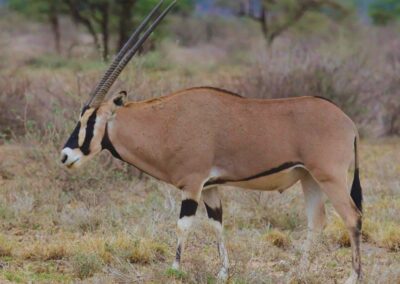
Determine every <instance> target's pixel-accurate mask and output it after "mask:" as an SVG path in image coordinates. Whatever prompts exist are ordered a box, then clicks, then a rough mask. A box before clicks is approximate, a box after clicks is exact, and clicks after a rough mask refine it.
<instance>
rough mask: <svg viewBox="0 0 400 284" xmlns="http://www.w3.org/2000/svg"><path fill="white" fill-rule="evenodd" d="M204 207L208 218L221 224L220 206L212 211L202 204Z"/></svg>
mask: <svg viewBox="0 0 400 284" xmlns="http://www.w3.org/2000/svg"><path fill="white" fill-rule="evenodd" d="M204 205H205V206H206V209H207V215H208V218H210V219H214V220H215V221H218V222H220V223H221V224H222V205H221V204H220V205H219V207H217V208H215V209H213V208H211V207H210V206H208V205H207V203H205V202H204Z"/></svg>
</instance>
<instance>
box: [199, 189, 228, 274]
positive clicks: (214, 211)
mask: <svg viewBox="0 0 400 284" xmlns="http://www.w3.org/2000/svg"><path fill="white" fill-rule="evenodd" d="M202 197H203V201H204V205H205V206H206V210H207V215H208V219H209V222H210V224H211V225H212V227H213V228H214V230H215V233H216V236H217V241H218V252H219V256H220V259H221V263H222V267H221V270H220V271H219V273H218V278H219V279H221V280H226V279H227V278H228V270H229V259H228V253H227V251H226V248H225V244H224V236H223V225H222V203H221V198H220V196H219V193H218V188H217V187H213V188H209V189H206V190H204V191H203V192H202Z"/></svg>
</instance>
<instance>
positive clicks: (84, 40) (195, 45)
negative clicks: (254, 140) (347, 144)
mask: <svg viewBox="0 0 400 284" xmlns="http://www.w3.org/2000/svg"><path fill="white" fill-rule="evenodd" d="M78 2H79V3H78ZM155 2H157V1H142V0H137V1H134V0H133V1H106V0H98V1H95V0H90V1H72V0H65V1H64V0H58V1H45V0H35V1H23V0H9V1H0V3H2V4H1V5H2V6H1V9H0V14H1V17H0V228H1V230H0V282H1V283H28V282H31V283H75V282H77V283H162V282H164V283H216V273H217V272H218V270H219V258H218V252H217V250H216V239H215V238H214V237H213V234H212V228H211V227H210V226H209V225H208V223H207V222H206V220H205V218H204V216H205V210H204V208H201V210H199V211H200V212H198V216H199V218H198V219H199V220H198V221H197V222H198V226H197V227H198V228H197V229H196V230H195V231H194V232H193V233H192V234H191V235H190V242H189V243H190V245H189V246H188V247H187V250H186V252H185V254H184V256H183V271H174V270H171V269H169V268H170V265H171V263H172V260H173V258H174V253H175V245H176V236H175V228H176V220H177V217H178V215H179V209H180V193H179V191H178V190H177V189H175V188H172V187H171V186H170V185H168V184H164V183H161V182H158V181H156V180H154V179H152V178H150V177H148V176H146V175H142V174H141V173H140V172H139V171H137V170H135V169H133V168H132V167H129V166H127V165H125V164H122V163H121V162H119V161H116V160H115V159H113V158H112V157H111V155H110V154H109V153H107V152H104V153H102V154H101V155H99V157H97V158H95V159H94V161H91V162H90V163H88V164H87V165H86V166H84V167H83V168H82V169H80V170H79V171H74V172H68V171H66V170H65V169H64V168H62V167H61V165H60V162H59V151H60V149H61V147H62V145H63V143H64V142H65V139H66V138H67V137H68V136H69V134H70V133H71V131H72V129H73V127H74V124H75V122H76V119H77V117H78V114H79V111H80V108H81V106H82V105H83V103H84V102H85V101H86V99H87V96H88V94H89V93H90V91H91V88H92V87H93V86H94V82H96V80H98V78H99V77H100V76H101V75H102V72H103V70H104V68H106V66H107V60H109V58H110V55H111V54H113V53H114V51H115V50H116V49H118V47H119V46H121V42H123V41H124V39H125V38H126V35H129V33H130V31H131V29H132V28H133V27H134V26H135V25H137V23H138V21H139V20H140V19H141V17H143V15H144V14H145V13H147V11H148V10H149V9H151V7H152V6H153V5H154V3H155ZM397 2H398V1H391V0H375V1H362V0H357V1H339V0H337V1H336V0H335V1H334V0H329V1H324V0H285V1H270V0H265V1H220V0H218V1H180V5H181V6H180V7H178V9H177V10H176V11H175V12H174V13H173V14H171V15H170V17H169V18H168V20H167V21H166V22H165V24H164V25H163V27H162V29H160V30H158V31H157V32H156V33H155V34H154V35H153V36H152V37H151V39H150V41H149V43H148V44H147V45H146V46H145V47H144V48H143V50H142V52H141V54H140V56H139V57H138V58H136V59H135V60H134V61H132V63H130V65H129V66H128V68H127V69H126V70H125V71H124V73H123V74H122V76H121V77H120V79H119V80H118V82H117V83H116V84H115V86H114V88H113V92H117V91H119V90H127V91H128V94H129V98H130V99H131V100H143V99H148V98H153V97H159V96H162V95H167V94H169V93H171V92H174V91H177V90H179V89H183V88H186V87H193V86H203V85H208V86H214V87H220V88H224V89H228V90H231V91H234V92H237V93H240V94H242V95H243V96H246V97H257V98H281V97H290V96H302V95H318V96H322V97H325V98H328V99H331V100H333V101H334V102H335V103H337V104H338V105H339V106H340V107H341V108H342V109H343V110H344V111H345V112H346V113H347V114H348V115H349V116H350V117H351V118H352V119H353V120H354V121H355V122H356V124H357V126H358V127H359V130H360V133H361V135H362V141H361V149H360V152H361V158H360V161H361V162H360V163H361V165H360V166H361V182H362V185H363V188H364V195H365V210H364V225H363V244H362V255H363V260H362V261H363V264H364V274H365V276H364V281H365V283H399V279H400V217H399V214H400V180H399V173H400V139H399V137H398V136H399V135H400V77H399V74H400V38H399V36H398V34H399V30H400V26H399V23H398V20H399V18H400V10H399V6H398V3H397ZM128 4H129V5H130V6H124V7H125V8H124V7H122V5H128ZM127 7H128V8H127ZM122 14H123V15H122ZM122 16H124V17H122ZM88 23H90V26H91V28H90V27H89V26H88ZM105 23H106V24H105ZM249 146H250V145H249ZM223 205H224V225H225V238H226V242H227V249H228V252H229V254H230V262H231V270H230V274H229V282H230V283H342V282H343V281H344V280H345V279H346V278H347V277H348V275H349V273H350V271H351V251H350V248H349V238H348V236H347V233H346V230H345V228H344V225H343V223H342V221H341V220H340V218H339V217H338V216H337V215H336V213H334V210H333V209H332V207H331V206H330V204H328V217H329V218H328V220H329V221H328V225H327V227H326V229H325V230H324V233H323V235H322V236H321V238H320V241H319V242H318V245H316V246H315V248H314V250H313V252H312V258H313V263H312V265H311V268H310V270H309V271H298V270H296V267H297V265H298V264H299V260H300V256H301V254H302V250H301V245H302V243H303V241H304V240H305V237H306V228H307V225H306V216H305V210H304V200H303V196H302V192H301V190H300V186H299V185H296V186H294V187H293V188H291V189H290V190H288V191H286V192H284V193H283V194H280V193H278V192H263V193H260V192H247V191H246V192H245V191H241V190H238V189H235V188H226V189H225V190H223Z"/></svg>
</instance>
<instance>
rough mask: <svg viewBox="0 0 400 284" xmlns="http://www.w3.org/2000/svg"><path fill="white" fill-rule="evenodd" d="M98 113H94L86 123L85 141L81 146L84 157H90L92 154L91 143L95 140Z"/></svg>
mask: <svg viewBox="0 0 400 284" xmlns="http://www.w3.org/2000/svg"><path fill="white" fill-rule="evenodd" d="M96 112H97V110H94V111H93V113H92V114H91V115H90V116H89V119H88V121H87V123H86V135H85V140H83V144H82V146H81V151H82V153H83V154H84V155H89V153H90V142H91V141H92V139H93V134H94V133H93V132H94V125H95V124H96Z"/></svg>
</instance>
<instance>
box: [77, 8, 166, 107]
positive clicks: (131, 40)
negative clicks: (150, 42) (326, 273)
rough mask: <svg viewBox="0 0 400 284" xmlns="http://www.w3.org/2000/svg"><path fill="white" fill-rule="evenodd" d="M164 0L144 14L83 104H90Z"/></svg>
mask: <svg viewBox="0 0 400 284" xmlns="http://www.w3.org/2000/svg"><path fill="white" fill-rule="evenodd" d="M163 2H164V0H161V1H160V2H159V3H158V4H157V5H156V6H155V7H154V8H153V10H151V12H150V13H149V14H148V15H147V16H146V18H145V19H144V20H143V21H142V22H141V23H140V25H139V27H138V28H137V29H136V30H135V31H134V32H133V33H132V35H131V36H130V37H129V39H128V40H127V42H126V43H125V44H124V46H123V47H122V48H121V50H120V51H119V52H118V54H117V55H116V56H115V57H114V59H113V61H112V63H111V64H110V66H109V67H108V69H107V71H106V72H105V73H104V75H103V77H102V78H101V80H100V82H99V83H98V84H97V86H96V87H95V88H94V89H93V90H92V92H91V94H90V98H89V100H88V101H87V103H86V104H85V105H87V106H89V105H91V104H92V102H93V100H94V99H95V97H96V95H97V94H98V92H99V90H100V89H101V87H102V86H103V85H104V83H105V82H106V81H107V79H108V78H109V77H110V75H111V74H112V73H113V72H114V70H115V69H116V68H117V67H118V64H119V63H120V62H121V60H122V59H123V58H124V56H125V55H126V53H127V52H128V51H129V50H130V49H131V48H132V46H133V45H134V44H135V43H136V41H137V39H138V36H139V35H140V33H141V32H142V31H143V30H144V28H145V27H146V25H147V24H148V23H149V21H150V20H151V18H152V17H153V16H154V15H155V14H156V13H157V12H158V10H159V8H160V7H161V5H162V4H163Z"/></svg>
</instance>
